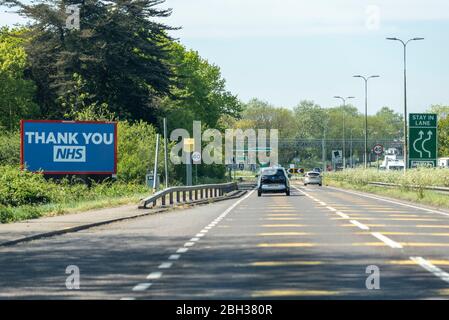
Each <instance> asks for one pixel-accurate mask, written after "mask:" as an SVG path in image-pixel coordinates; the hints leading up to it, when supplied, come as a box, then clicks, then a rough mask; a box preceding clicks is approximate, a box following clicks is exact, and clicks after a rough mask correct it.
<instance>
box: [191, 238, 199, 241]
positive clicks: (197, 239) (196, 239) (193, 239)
mask: <svg viewBox="0 0 449 320" xmlns="http://www.w3.org/2000/svg"><path fill="white" fill-rule="evenodd" d="M197 241H200V238H192V239H190V242H197Z"/></svg>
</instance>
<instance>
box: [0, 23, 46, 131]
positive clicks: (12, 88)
mask: <svg viewBox="0 0 449 320" xmlns="http://www.w3.org/2000/svg"><path fill="white" fill-rule="evenodd" d="M23 32H24V30H23V29H11V30H10V29H8V28H1V29H0V130H2V128H3V130H5V129H6V130H9V131H12V130H15V129H17V128H18V124H19V121H20V119H22V118H27V117H33V116H35V115H37V114H38V107H37V105H36V103H35V102H34V100H33V99H34V95H35V91H36V86H35V85H34V83H33V81H31V80H29V79H27V78H26V76H25V70H26V68H27V59H26V54H25V50H24V48H23V40H22V38H21V35H22V34H23Z"/></svg>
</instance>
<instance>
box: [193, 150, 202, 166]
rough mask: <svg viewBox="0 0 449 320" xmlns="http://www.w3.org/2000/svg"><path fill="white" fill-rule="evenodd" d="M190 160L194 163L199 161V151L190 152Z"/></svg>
mask: <svg viewBox="0 0 449 320" xmlns="http://www.w3.org/2000/svg"><path fill="white" fill-rule="evenodd" d="M192 160H193V162H195V163H198V162H201V152H198V151H197V152H194V153H193V154H192Z"/></svg>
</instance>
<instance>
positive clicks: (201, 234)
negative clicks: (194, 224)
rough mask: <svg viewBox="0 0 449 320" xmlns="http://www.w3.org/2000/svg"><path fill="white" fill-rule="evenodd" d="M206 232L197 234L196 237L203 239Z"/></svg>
mask: <svg viewBox="0 0 449 320" xmlns="http://www.w3.org/2000/svg"><path fill="white" fill-rule="evenodd" d="M204 233H205V232H201V233H197V234H196V236H195V237H198V238H202V237H204V236H205V234H204Z"/></svg>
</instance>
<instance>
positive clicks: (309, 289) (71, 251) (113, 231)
mask: <svg viewBox="0 0 449 320" xmlns="http://www.w3.org/2000/svg"><path fill="white" fill-rule="evenodd" d="M69 265H75V266H77V267H78V268H79V270H80V289H79V290H68V289H67V288H66V278H67V277H68V274H66V273H65V271H66V267H67V266H69ZM367 268H368V270H378V271H379V274H380V278H379V279H380V288H379V289H371V290H369V289H367V286H366V281H367V278H368V277H369V276H370V273H367ZM446 272H449V215H445V214H444V213H441V212H435V211H429V210H426V209H425V208H424V209H423V208H418V207H413V206H403V205H400V204H398V203H395V202H387V201H382V200H379V199H377V198H376V197H365V196H361V195H357V194H354V193H350V192H345V191H340V190H336V189H331V188H325V187H323V188H320V187H313V186H311V187H307V188H304V187H299V189H295V190H294V191H293V192H292V196H290V197H286V196H284V195H265V196H263V197H261V198H258V197H257V195H256V194H255V193H249V194H248V195H247V196H245V197H243V198H241V199H237V200H228V201H224V202H220V203H215V204H211V205H207V206H200V207H196V208H192V209H187V210H176V211H172V212H169V213H164V214H160V215H155V216H148V217H144V218H139V219H136V220H131V221H125V222H120V223H114V224H111V225H107V226H103V227H98V228H93V229H89V230H85V231H82V232H78V233H72V234H66V235H63V236H58V237H54V238H49V239H43V240H38V241H33V242H30V243H23V244H19V245H16V246H12V247H7V248H0V298H1V299H60V298H63V299H272V298H273V299H350V298H355V299H446V298H449V273H446ZM370 280H372V279H371V278H370ZM369 283H375V282H372V281H369Z"/></svg>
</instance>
